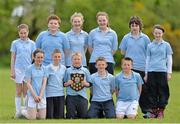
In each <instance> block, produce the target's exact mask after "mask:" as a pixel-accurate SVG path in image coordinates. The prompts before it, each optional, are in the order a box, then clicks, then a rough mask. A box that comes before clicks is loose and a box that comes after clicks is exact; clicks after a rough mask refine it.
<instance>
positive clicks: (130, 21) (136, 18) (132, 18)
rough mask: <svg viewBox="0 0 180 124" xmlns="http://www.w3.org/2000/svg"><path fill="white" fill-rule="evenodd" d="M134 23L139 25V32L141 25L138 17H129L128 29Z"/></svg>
mask: <svg viewBox="0 0 180 124" xmlns="http://www.w3.org/2000/svg"><path fill="white" fill-rule="evenodd" d="M134 23H135V24H137V25H139V28H140V30H142V28H143V23H142V20H141V18H140V17H139V16H131V18H130V20H129V28H130V27H131V24H134Z"/></svg>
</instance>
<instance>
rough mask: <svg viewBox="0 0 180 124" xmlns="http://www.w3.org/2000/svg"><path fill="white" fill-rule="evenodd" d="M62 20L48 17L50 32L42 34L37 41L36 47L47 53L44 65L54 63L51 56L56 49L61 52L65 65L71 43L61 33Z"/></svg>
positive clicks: (52, 16)
mask: <svg viewBox="0 0 180 124" xmlns="http://www.w3.org/2000/svg"><path fill="white" fill-rule="evenodd" d="M60 23H61V20H60V18H59V17H58V16H56V15H50V16H49V17H48V30H47V31H43V32H41V33H40V34H39V35H38V37H37V39H36V47H37V48H40V49H42V50H43V51H44V53H45V58H44V61H43V65H48V64H50V63H52V58H51V55H52V53H53V51H54V49H59V50H60V51H61V55H62V57H61V63H62V64H63V65H65V56H66V55H67V54H68V53H69V52H68V50H69V48H70V46H69V42H67V38H66V36H65V34H64V33H63V32H61V31H59V25H60Z"/></svg>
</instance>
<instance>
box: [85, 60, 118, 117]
mask: <svg viewBox="0 0 180 124" xmlns="http://www.w3.org/2000/svg"><path fill="white" fill-rule="evenodd" d="M106 67H107V63H106V60H105V58H104V57H98V58H97V60H96V68H97V70H98V71H97V72H96V73H94V74H92V75H91V83H92V87H91V88H92V89H91V90H92V99H91V105H90V108H89V112H88V117H89V118H100V117H99V116H100V114H101V113H104V117H106V118H115V116H116V115H115V109H114V102H113V99H112V94H113V92H114V91H115V79H114V76H113V75H111V74H110V73H108V72H107V71H106V69H105V68H106Z"/></svg>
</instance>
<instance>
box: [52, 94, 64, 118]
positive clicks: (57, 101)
mask: <svg viewBox="0 0 180 124" xmlns="http://www.w3.org/2000/svg"><path fill="white" fill-rule="evenodd" d="M54 118H64V96H58V97H55V98H54Z"/></svg>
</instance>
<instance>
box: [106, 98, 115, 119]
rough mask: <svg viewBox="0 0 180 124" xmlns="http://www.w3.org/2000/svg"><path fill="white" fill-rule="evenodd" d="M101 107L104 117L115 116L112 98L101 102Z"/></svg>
mask: <svg viewBox="0 0 180 124" xmlns="http://www.w3.org/2000/svg"><path fill="white" fill-rule="evenodd" d="M103 109H104V110H103V111H104V113H105V117H106V118H115V117H116V114H115V109H114V102H113V100H108V101H105V102H103Z"/></svg>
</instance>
